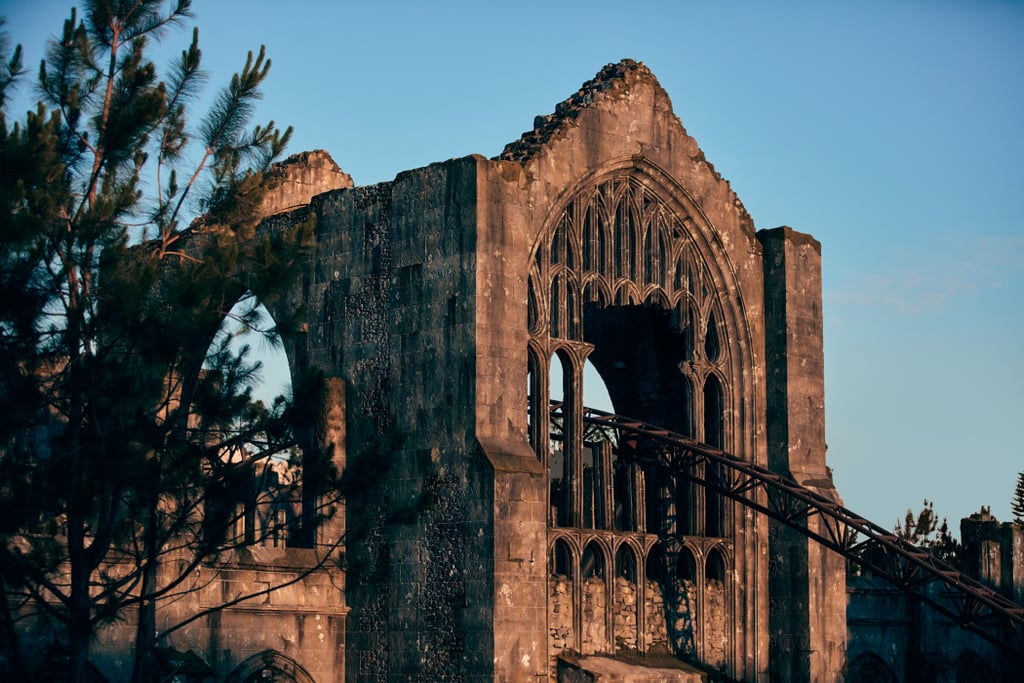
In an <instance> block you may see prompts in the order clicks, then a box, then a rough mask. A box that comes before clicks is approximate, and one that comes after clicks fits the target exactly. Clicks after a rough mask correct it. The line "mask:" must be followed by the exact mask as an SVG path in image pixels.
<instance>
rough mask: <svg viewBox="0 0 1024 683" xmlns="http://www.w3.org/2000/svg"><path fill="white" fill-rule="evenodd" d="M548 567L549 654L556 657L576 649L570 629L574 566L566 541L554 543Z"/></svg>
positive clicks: (574, 639) (572, 608) (573, 634)
mask: <svg viewBox="0 0 1024 683" xmlns="http://www.w3.org/2000/svg"><path fill="white" fill-rule="evenodd" d="M548 564H549V566H548V638H549V641H550V642H549V645H550V648H549V651H550V653H551V656H552V657H556V656H557V655H558V653H559V652H561V651H562V650H564V649H565V648H574V649H575V648H576V647H577V645H576V634H575V629H574V628H573V614H574V613H575V609H574V606H573V600H574V596H575V594H576V591H575V582H574V581H575V579H574V575H575V571H574V568H575V566H576V563H575V562H574V558H573V554H572V550H571V548H570V547H569V544H568V543H566V542H565V540H563V539H558V540H556V541H555V543H554V546H553V547H552V549H551V556H550V559H549V561H548Z"/></svg>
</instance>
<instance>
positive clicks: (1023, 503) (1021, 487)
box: [1010, 472, 1024, 524]
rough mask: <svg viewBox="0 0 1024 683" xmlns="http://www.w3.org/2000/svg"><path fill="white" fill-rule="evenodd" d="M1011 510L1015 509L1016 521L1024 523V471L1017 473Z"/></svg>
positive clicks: (1014, 517)
mask: <svg viewBox="0 0 1024 683" xmlns="http://www.w3.org/2000/svg"><path fill="white" fill-rule="evenodd" d="M1010 510H1012V511H1013V519H1014V521H1015V522H1017V524H1024V472H1021V473H1019V474H1018V475H1017V487H1016V488H1015V489H1014V490H1013V500H1012V501H1010Z"/></svg>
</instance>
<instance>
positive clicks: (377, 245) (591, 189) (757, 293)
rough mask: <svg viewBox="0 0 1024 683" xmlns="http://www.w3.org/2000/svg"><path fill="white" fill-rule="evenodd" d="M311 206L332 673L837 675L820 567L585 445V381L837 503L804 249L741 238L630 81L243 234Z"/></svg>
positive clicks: (664, 122) (834, 586)
mask: <svg viewBox="0 0 1024 683" xmlns="http://www.w3.org/2000/svg"><path fill="white" fill-rule="evenodd" d="M310 214H315V218H316V221H317V223H316V224H317V229H316V239H317V242H318V252H317V256H316V260H315V264H314V268H313V271H312V273H311V274H310V276H309V277H308V278H307V280H306V281H305V282H304V283H303V286H302V290H301V291H300V292H296V297H297V298H299V299H301V300H302V301H303V302H305V304H306V306H307V309H308V311H309V314H308V321H307V328H306V332H305V339H304V342H300V343H299V344H298V345H297V346H296V347H294V348H291V349H290V350H289V351H290V355H291V359H292V362H293V366H294V367H296V368H298V369H301V368H304V367H309V366H315V367H317V368H320V369H321V370H323V371H324V372H325V373H326V374H327V375H328V376H329V377H330V378H332V380H333V385H332V386H334V387H335V391H334V394H333V395H334V397H335V405H334V406H333V407H334V410H335V413H336V414H337V415H338V416H339V417H338V418H337V419H336V420H335V422H334V423H333V424H334V426H333V428H332V429H333V431H332V432H331V438H332V439H333V440H334V442H335V445H336V446H337V448H338V450H339V459H343V460H344V464H345V465H346V467H347V471H348V472H349V473H350V475H349V476H350V481H351V482H353V483H354V486H353V492H352V494H351V496H350V497H349V499H348V501H347V505H346V510H347V516H346V520H345V523H346V527H347V530H346V533H347V556H346V567H347V576H346V584H345V585H346V589H345V598H346V602H347V604H348V607H349V608H351V613H350V614H349V615H348V622H347V636H346V647H345V652H344V653H343V656H344V667H345V671H346V678H347V679H348V680H353V681H355V680H366V681H378V680H424V681H426V680H480V681H484V680H500V681H528V680H533V681H539V680H545V679H547V678H548V677H549V676H551V675H552V672H553V671H554V669H555V666H556V664H557V661H558V658H559V656H560V655H564V654H567V653H570V652H572V653H576V654H577V655H578V656H583V657H585V656H588V655H609V656H611V655H616V654H626V653H640V654H654V653H658V652H663V653H668V654H676V655H679V656H680V657H684V658H690V659H693V660H696V661H699V662H702V663H703V664H704V665H706V666H708V667H711V668H714V669H720V670H723V671H725V672H727V673H729V674H730V675H731V676H733V677H735V678H740V679H743V680H748V681H768V680H779V681H796V680H813V681H832V680H840V672H841V670H842V667H843V664H844V648H845V638H846V632H845V631H846V629H845V611H844V610H845V592H844V578H845V575H844V564H843V561H842V560H840V559H836V558H833V557H830V556H829V555H828V554H827V553H826V551H822V550H819V549H818V548H816V547H811V546H809V545H808V542H807V541H806V540H804V539H803V537H801V536H799V535H794V534H793V533H792V532H787V531H786V530H784V529H780V528H776V527H775V526H774V525H771V524H769V523H768V521H767V520H766V519H765V518H763V517H761V516H759V515H757V514H756V513H754V512H752V511H749V510H747V509H745V508H742V507H740V506H737V505H734V504H732V503H730V502H728V501H725V500H723V499H722V498H720V497H719V496H717V495H713V494H709V493H707V492H705V491H704V490H702V489H700V488H699V487H697V486H695V485H693V484H691V483H689V482H688V481H685V480H683V479H682V478H678V479H677V478H674V477H672V476H668V475H666V474H665V473H663V472H659V471H657V470H656V469H646V470H645V469H643V468H640V467H637V466H636V465H633V464H631V463H629V462H625V461H619V459H618V458H617V457H615V456H614V455H613V454H611V453H609V452H608V451H607V449H603V448H601V447H599V446H597V445H595V444H593V443H591V442H589V441H588V440H587V436H586V434H585V432H584V427H583V425H582V421H581V418H580V415H581V411H582V406H583V405H584V402H585V398H586V397H587V395H588V389H587V386H586V382H591V381H592V379H590V378H592V377H593V376H594V375H593V374H588V373H591V371H590V370H588V368H593V370H594V371H596V373H597V375H599V376H600V377H601V379H602V381H603V383H604V385H605V386H606V387H607V391H608V395H609V397H610V398H611V401H612V403H613V404H614V407H615V412H616V413H619V414H622V415H629V416H631V417H635V418H638V419H641V420H644V421H645V422H648V423H653V424H657V425H660V426H663V427H665V428H666V429H669V430H671V431H673V432H677V433H680V434H683V435H686V436H690V437H692V438H694V439H697V440H699V441H702V442H705V443H709V444H711V445H713V446H716V447H719V448H722V449H724V450H726V451H729V452H732V453H734V454H736V455H738V456H740V457H742V458H744V459H746V460H748V461H751V462H755V463H757V464H760V465H764V466H770V467H771V468H773V469H774V470H775V471H777V472H779V473H783V474H786V475H788V476H792V477H794V478H795V479H796V480H797V481H798V482H800V483H803V484H804V485H807V486H811V487H814V488H816V489H817V490H818V491H819V492H820V493H823V494H825V495H827V496H831V497H833V498H835V497H836V496H835V491H834V489H833V487H832V484H831V480H830V475H829V472H828V470H827V468H826V466H825V443H824V415H823V402H824V388H823V353H822V314H821V277H820V259H821V255H820V245H819V244H818V243H817V242H816V241H815V240H814V239H813V238H811V237H810V236H808V235H805V234H801V233H798V232H796V231H794V230H792V229H790V228H777V229H773V230H767V231H761V232H755V229H754V224H753V220H752V219H751V217H750V216H749V215H748V214H747V212H746V210H745V209H744V208H743V205H742V204H741V202H740V200H739V199H738V198H737V196H736V195H735V193H734V192H733V191H732V190H731V188H730V186H729V184H728V183H727V182H726V181H725V180H724V179H723V178H722V177H721V176H720V175H718V173H716V171H715V170H714V168H713V167H712V166H711V164H709V163H708V162H707V161H706V160H705V158H704V155H703V153H702V152H701V150H700V149H699V147H698V146H697V143H696V142H695V141H694V140H693V139H692V138H691V137H689V136H688V135H687V133H686V131H685V130H684V128H683V126H682V124H681V123H680V121H679V119H678V118H677V117H676V116H675V114H674V113H673V110H672V105H671V102H670V101H669V97H668V95H667V94H666V93H665V92H664V90H663V89H662V88H661V86H660V85H659V84H658V82H657V80H656V79H655V78H654V76H653V75H652V74H651V73H650V71H649V70H648V69H647V68H646V67H645V66H644V65H642V64H638V63H635V62H632V61H629V60H626V61H623V62H620V63H618V64H614V65H609V66H607V67H605V68H604V69H603V70H601V72H600V73H599V74H598V75H597V76H596V77H595V78H594V80H592V81H589V82H587V83H585V84H584V85H583V87H582V88H581V89H580V90H579V91H578V92H577V93H576V94H574V95H573V96H572V97H570V98H569V99H568V100H566V101H565V102H562V103H561V104H559V105H558V106H557V107H556V109H555V112H554V114H552V115H549V116H541V117H538V118H537V119H536V120H535V122H534V128H533V130H532V131H529V132H527V133H526V134H524V135H523V137H522V138H521V139H520V140H518V141H516V142H514V143H512V144H510V145H508V146H507V147H506V149H505V150H504V152H503V153H502V154H501V155H500V156H498V157H496V158H494V159H486V158H483V157H480V156H471V157H466V158H462V159H453V160H451V161H447V162H443V163H438V164H434V165H431V166H428V167H426V168H422V169H417V170H413V171H407V172H403V173H401V174H399V175H398V176H397V177H396V178H395V180H394V181H392V182H388V183H381V184H379V185H374V186H370V187H355V188H351V189H339V190H334V191H330V192H326V193H323V194H320V195H318V196H316V197H313V198H312V200H311V201H310V203H309V204H308V205H306V206H303V207H300V208H298V209H294V210H292V211H290V212H286V213H282V214H279V215H278V216H276V217H275V218H273V219H271V220H270V221H268V222H267V223H266V224H265V227H266V228H268V229H273V226H274V225H275V224H277V222H278V221H293V220H305V219H307V218H308V217H309V216H310ZM552 365H555V366H556V367H557V369H558V371H559V372H556V373H554V374H552V371H551V368H552ZM559 376H560V377H561V381H560V385H558V386H551V385H552V381H551V378H552V377H559ZM550 399H556V400H558V401H560V402H561V403H562V404H563V405H564V406H565V411H564V413H563V414H564V417H563V418H561V422H560V423H559V425H558V427H559V429H560V430H561V437H560V439H558V440H557V441H556V440H552V439H551V438H550V437H549V430H550V424H549V420H548V405H549V400H550ZM341 416H343V417H341ZM342 451H343V453H342ZM341 656H342V655H339V657H341ZM574 656H575V655H574ZM577 658H578V657H577Z"/></svg>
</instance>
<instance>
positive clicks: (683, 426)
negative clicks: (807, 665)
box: [527, 170, 732, 666]
mask: <svg viewBox="0 0 1024 683" xmlns="http://www.w3.org/2000/svg"><path fill="white" fill-rule="evenodd" d="M698 238H699V229H698V227H697V224H696V223H695V222H694V220H693V219H691V218H690V216H688V215H686V214H685V212H682V211H680V210H679V209H678V205H677V208H675V209H674V208H672V206H670V205H669V203H668V202H666V201H665V200H664V199H663V198H662V197H661V196H660V195H659V192H658V191H657V190H656V189H655V187H654V186H653V184H652V183H651V182H650V181H649V180H648V179H647V178H646V177H644V176H642V175H640V174H637V173H633V172H631V171H630V170H624V171H622V172H618V173H615V174H613V175H612V176H611V177H609V178H607V179H605V180H604V181H602V182H599V183H597V184H596V185H594V186H592V187H590V188H587V189H584V190H582V191H580V192H578V193H577V194H576V195H575V196H574V197H573V198H572V199H571V200H570V201H568V202H567V204H566V205H565V207H564V209H562V210H561V213H560V214H559V215H558V217H557V220H555V221H554V224H553V225H552V227H551V228H550V229H549V232H548V233H547V236H546V238H545V239H542V240H541V241H540V244H539V246H538V248H537V249H536V252H535V254H534V257H533V259H532V261H531V263H532V266H531V272H530V278H529V294H528V306H527V310H528V325H529V330H530V346H529V352H528V355H529V371H528V378H529V379H528V389H529V396H530V404H531V406H530V423H529V427H530V441H531V444H532V445H533V446H534V449H535V450H536V451H537V455H538V457H539V458H540V459H541V460H542V461H543V462H544V464H545V465H546V467H547V468H548V472H549V483H550V486H549V509H550V514H549V529H550V532H549V533H550V534H551V537H552V538H553V539H555V540H554V544H553V545H552V546H551V548H552V550H551V552H552V553H554V554H555V555H553V556H552V558H551V560H550V562H549V565H550V567H551V569H550V571H551V579H550V581H551V588H550V591H549V600H550V601H551V602H549V610H553V609H555V608H556V607H557V609H558V616H557V617H556V616H554V613H552V614H551V615H549V623H550V624H553V625H552V626H551V634H550V638H551V640H550V654H551V656H552V657H554V656H556V655H557V653H558V652H559V651H561V649H564V648H570V649H573V650H576V651H577V652H581V653H584V654H587V653H601V652H604V653H613V652H616V651H619V650H622V649H628V650H639V651H651V650H657V649H659V648H664V649H667V650H670V651H675V652H677V653H681V654H688V655H697V656H700V657H701V658H704V659H705V660H706V661H709V662H711V661H714V662H716V663H718V662H721V663H722V664H723V666H724V665H725V662H726V661H727V660H728V657H729V655H728V647H729V644H728V642H727V639H726V638H725V636H724V632H725V631H726V630H727V629H725V628H724V627H725V626H726V625H727V624H728V623H729V622H728V619H729V616H728V615H729V610H730V609H731V607H730V606H731V604H732V603H731V601H732V598H731V585H730V583H729V580H728V577H729V576H730V575H731V570H730V565H729V561H730V560H729V557H730V553H729V552H727V547H728V545H729V543H730V540H729V539H730V537H731V535H732V531H731V524H732V520H731V517H730V515H731V510H730V508H729V506H728V505H726V502H725V501H724V500H723V499H722V498H721V496H719V495H718V494H716V493H714V492H711V491H705V490H704V489H702V488H701V487H698V486H696V485H695V484H693V483H691V482H690V481H688V480H685V479H684V478H682V477H679V478H677V477H674V476H671V475H669V474H667V473H665V472H663V471H659V470H658V469H656V468H642V469H641V468H638V467H637V466H636V465H633V464H629V463H627V462H626V461H624V460H622V459H620V457H619V455H618V449H617V445H616V444H615V443H613V441H610V440H608V439H602V438H600V435H598V437H597V438H595V437H594V436H593V434H588V433H587V431H586V429H585V427H584V424H583V420H582V414H583V413H582V408H583V405H584V391H585V388H584V386H583V368H584V366H585V365H586V364H587V363H588V362H592V363H593V365H594V367H595V368H596V369H597V371H598V372H599V373H600V375H601V376H602V378H603V379H604V380H605V384H606V385H607V386H608V393H609V395H610V397H611V399H612V401H613V402H614V403H615V406H616V412H619V413H621V414H625V415H629V416H631V417H635V418H638V419H641V420H644V421H647V422H650V423H653V424H658V425H660V426H664V427H666V428H668V429H671V430H672V431H675V432H679V433H682V434H684V435H687V436H690V437H691V438H694V439H697V440H699V441H703V442H706V443H708V444H711V445H713V446H715V447H718V448H723V449H728V448H729V445H730V428H731V425H730V417H729V416H730V410H729V405H730V400H731V396H730V386H731V374H730V367H731V366H730V347H729V344H728V330H727V328H726V327H725V326H724V325H723V324H722V321H723V316H722V312H721V302H720V300H719V296H718V293H717V291H718V290H717V287H716V286H715V283H714V282H713V279H712V276H711V272H710V270H709V268H708V266H707V264H706V263H705V261H704V259H703V257H702V256H701V253H702V252H701V248H700V247H699V246H698ZM556 384H557V386H555V385H556ZM552 401H557V402H558V403H560V404H562V405H563V406H564V408H563V409H562V410H560V411H558V413H557V416H556V417H555V418H554V422H553V423H549V421H548V420H547V419H545V418H546V417H547V415H548V411H549V403H550V402H552ZM549 428H550V430H553V431H552V433H553V435H554V436H550V435H549ZM704 474H705V476H708V477H714V476H715V473H713V472H706V473H704ZM595 534H600V536H595ZM688 537H695V538H701V539H705V540H704V541H702V542H701V543H702V544H699V548H700V550H699V552H694V551H693V550H692V549H688V547H687V546H686V545H685V544H684V543H682V542H681V539H684V538H688ZM598 538H600V539H603V540H602V541H601V543H609V544H611V545H610V546H608V548H607V549H606V548H605V546H603V545H602V544H601V543H599V542H598ZM572 547H575V548H577V550H576V551H574V552H570V551H569V548H572ZM715 548H717V550H716V549H715ZM708 549H710V550H708ZM574 553H575V554H574ZM556 555H557V556H556ZM567 563H575V564H574V565H573V566H571V567H569V566H566V565H567ZM609 568H610V569H609ZM641 568H642V569H643V571H641ZM698 591H703V592H704V594H702V595H701V596H698ZM701 601H703V602H701ZM566 609H571V610H572V611H573V618H572V620H569V619H568V617H567V615H565V614H564V611H563V610H566ZM569 623H571V624H572V627H571V628H570V627H569V626H568V624H569ZM710 633H716V634H719V635H717V636H715V637H710V636H708V637H706V638H704V640H700V639H699V638H698V636H701V634H705V635H706V634H710ZM716 638H717V640H716Z"/></svg>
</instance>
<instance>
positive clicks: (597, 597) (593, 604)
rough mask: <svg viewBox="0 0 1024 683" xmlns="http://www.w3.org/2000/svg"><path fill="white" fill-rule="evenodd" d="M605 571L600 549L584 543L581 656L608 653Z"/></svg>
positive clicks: (595, 545) (592, 543)
mask: <svg viewBox="0 0 1024 683" xmlns="http://www.w3.org/2000/svg"><path fill="white" fill-rule="evenodd" d="M607 567H608V560H607V558H606V557H605V553H604V549H603V548H602V547H601V546H600V545H599V544H598V543H597V541H591V542H590V543H588V544H587V545H586V547H585V548H584V549H583V556H582V557H581V559H580V577H581V580H582V589H583V591H582V592H583V599H582V608H583V609H582V617H581V625H580V628H581V632H580V652H581V653H583V654H585V655H587V654H595V653H598V652H608V635H607V623H608V618H607V616H608V584H607V577H608V572H607Z"/></svg>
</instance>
